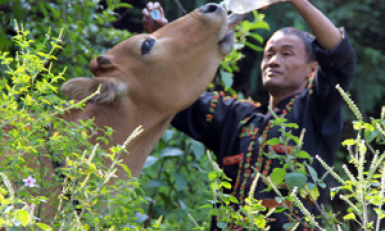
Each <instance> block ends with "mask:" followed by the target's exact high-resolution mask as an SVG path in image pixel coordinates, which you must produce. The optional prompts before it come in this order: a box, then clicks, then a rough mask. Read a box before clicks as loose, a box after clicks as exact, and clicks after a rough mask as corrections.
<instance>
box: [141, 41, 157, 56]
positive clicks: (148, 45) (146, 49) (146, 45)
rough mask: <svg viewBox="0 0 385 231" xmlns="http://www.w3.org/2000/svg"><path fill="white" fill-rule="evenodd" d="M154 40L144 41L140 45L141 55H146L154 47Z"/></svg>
mask: <svg viewBox="0 0 385 231" xmlns="http://www.w3.org/2000/svg"><path fill="white" fill-rule="evenodd" d="M154 43H155V40H154V39H150V38H149V39H146V40H144V41H143V43H142V55H145V54H147V53H148V52H150V51H151V49H152V48H153V47H154Z"/></svg>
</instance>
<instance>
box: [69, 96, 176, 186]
mask: <svg viewBox="0 0 385 231" xmlns="http://www.w3.org/2000/svg"><path fill="white" fill-rule="evenodd" d="M173 116H174V114H170V113H168V114H165V113H162V112H160V111H158V110H155V109H153V108H151V107H148V106H145V105H136V104H135V103H133V102H131V101H128V100H127V101H115V102H112V103H109V104H93V103H88V104H87V105H86V107H85V108H84V109H83V111H82V110H77V109H76V110H71V112H70V114H67V115H66V116H65V119H66V120H67V121H73V122H76V121H78V119H82V120H86V119H89V118H95V120H94V123H95V124H96V125H97V126H98V127H101V128H103V127H104V126H108V127H113V128H115V131H114V133H113V135H112V141H111V142H110V143H109V146H113V145H117V144H119V145H122V144H123V143H124V141H125V140H126V139H127V138H128V137H129V135H130V134H131V133H132V132H133V131H134V130H135V129H136V128H137V127H138V126H140V125H141V126H143V129H144V131H143V133H142V134H140V135H139V136H138V137H136V138H135V139H134V140H132V141H131V143H130V144H129V145H128V147H127V149H128V151H129V153H130V154H129V155H127V154H123V155H121V157H120V158H121V159H122V160H123V163H124V164H125V165H127V167H128V168H129V169H130V170H131V174H132V176H133V177H139V175H140V172H141V170H142V166H143V164H144V162H145V160H146V158H147V156H148V155H150V153H151V151H152V149H153V147H154V146H155V145H156V143H157V142H158V141H159V139H160V138H161V137H162V135H163V133H164V131H165V130H166V129H167V127H168V125H169V124H170V122H171V120H172V118H173ZM127 121H129V122H128V123H127ZM93 143H96V142H95V141H94V142H93ZM101 145H102V144H101ZM102 147H103V148H104V149H107V148H108V147H106V146H103V145H102ZM133 160H135V161H133ZM117 175H118V178H119V179H128V177H127V176H126V175H125V171H124V170H122V169H121V170H119V171H118V173H117Z"/></svg>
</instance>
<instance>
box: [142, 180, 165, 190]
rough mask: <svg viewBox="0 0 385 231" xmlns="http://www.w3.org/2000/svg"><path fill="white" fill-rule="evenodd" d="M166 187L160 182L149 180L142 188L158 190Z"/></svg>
mask: <svg viewBox="0 0 385 231" xmlns="http://www.w3.org/2000/svg"><path fill="white" fill-rule="evenodd" d="M164 186H167V184H166V183H165V182H163V181H161V180H156V179H155V180H150V181H149V182H148V183H147V184H146V185H145V186H144V187H145V188H160V187H164Z"/></svg>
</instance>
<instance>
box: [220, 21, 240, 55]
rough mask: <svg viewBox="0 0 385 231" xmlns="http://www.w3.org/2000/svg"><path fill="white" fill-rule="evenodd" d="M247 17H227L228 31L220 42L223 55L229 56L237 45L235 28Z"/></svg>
mask: <svg viewBox="0 0 385 231" xmlns="http://www.w3.org/2000/svg"><path fill="white" fill-rule="evenodd" d="M245 17H246V14H244V15H241V14H231V15H229V16H228V17H227V30H226V33H225V35H224V37H223V38H222V40H221V41H219V44H220V50H221V52H222V54H224V55H228V54H230V52H231V51H232V50H233V48H234V43H235V37H234V28H235V27H236V26H237V25H238V24H239V23H241V22H242V21H243V19H244V18H245Z"/></svg>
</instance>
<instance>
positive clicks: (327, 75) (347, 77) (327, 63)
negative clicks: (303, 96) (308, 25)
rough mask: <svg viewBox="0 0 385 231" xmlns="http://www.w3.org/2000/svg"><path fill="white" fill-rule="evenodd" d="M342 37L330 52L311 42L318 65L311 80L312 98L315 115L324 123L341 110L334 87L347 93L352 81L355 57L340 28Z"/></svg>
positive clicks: (340, 99)
mask: <svg viewBox="0 0 385 231" xmlns="http://www.w3.org/2000/svg"><path fill="white" fill-rule="evenodd" d="M341 33H342V36H343V39H342V41H341V42H340V44H339V45H338V46H337V47H336V48H335V49H334V50H332V51H329V50H324V49H323V48H322V47H321V46H320V45H319V44H318V42H317V41H314V42H313V44H312V45H313V51H314V53H315V56H316V59H317V62H318V64H319V67H318V70H317V74H316V76H315V78H314V80H313V87H312V91H313V93H312V98H313V101H315V102H312V103H314V104H315V105H317V107H316V108H315V113H317V114H318V115H320V114H321V115H323V116H324V118H323V119H324V121H327V120H329V119H331V118H332V117H333V116H334V115H335V114H336V112H337V111H339V110H340V108H341V103H342V97H341V95H340V93H339V92H338V90H337V89H336V88H335V87H336V85H337V84H338V85H340V86H341V88H342V89H344V91H348V89H349V86H350V83H351V81H352V79H353V75H354V71H355V66H356V56H355V53H354V50H353V47H352V45H351V44H350V42H349V38H348V35H347V33H346V31H345V30H344V29H343V28H341Z"/></svg>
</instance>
